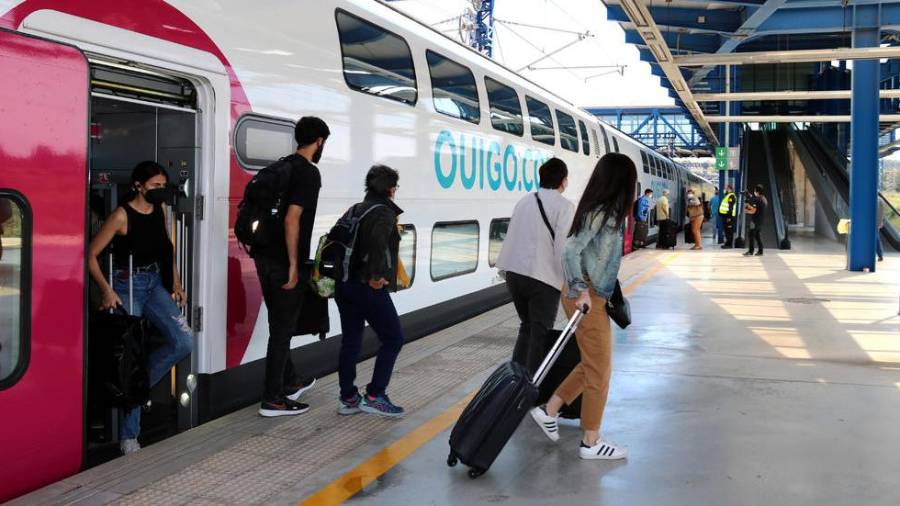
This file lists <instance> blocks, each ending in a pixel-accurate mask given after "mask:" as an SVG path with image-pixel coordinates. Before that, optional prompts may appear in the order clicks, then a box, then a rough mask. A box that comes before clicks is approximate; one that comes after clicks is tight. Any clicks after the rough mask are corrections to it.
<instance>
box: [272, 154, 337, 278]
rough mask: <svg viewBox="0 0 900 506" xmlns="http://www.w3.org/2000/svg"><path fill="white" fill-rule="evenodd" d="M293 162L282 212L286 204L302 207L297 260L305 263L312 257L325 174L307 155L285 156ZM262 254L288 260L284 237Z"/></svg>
mask: <svg viewBox="0 0 900 506" xmlns="http://www.w3.org/2000/svg"><path fill="white" fill-rule="evenodd" d="M286 160H287V161H289V162H290V163H291V165H292V168H291V179H290V182H289V183H288V189H287V191H286V192H285V197H286V204H285V206H284V209H283V211H282V212H284V213H286V212H287V207H288V206H290V205H297V206H300V207H302V208H303V213H302V214H301V215H300V237H299V243H298V244H297V261H298V262H299V263H300V264H301V265H302V264H303V261H304V260H307V259H309V254H310V244H311V242H312V232H313V225H314V224H315V221H316V207H317V206H318V203H319V190H320V189H321V188H322V175H321V174H320V173H319V169H318V167H316V166H315V165H313V164H312V163H310V162H309V160H307V159H306V158H304V157H302V156H300V155H298V154H293V155H290V156H288V157H287V158H286ZM262 255H263V256H265V257H268V258H269V259H272V260H275V261H278V262H283V263H284V264H287V263H288V255H287V246H286V245H285V243H284V241H281V244H280V245H279V246H278V247H277V248H273V249H272V250H268V249H267V250H266V251H265V252H262Z"/></svg>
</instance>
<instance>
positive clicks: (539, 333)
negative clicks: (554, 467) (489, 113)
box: [497, 158, 575, 374]
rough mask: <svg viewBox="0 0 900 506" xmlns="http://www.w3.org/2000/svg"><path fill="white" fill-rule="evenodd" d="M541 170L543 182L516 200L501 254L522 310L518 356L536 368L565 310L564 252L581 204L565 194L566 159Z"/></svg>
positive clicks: (503, 269) (508, 282) (515, 355)
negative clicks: (559, 314)
mask: <svg viewBox="0 0 900 506" xmlns="http://www.w3.org/2000/svg"><path fill="white" fill-rule="evenodd" d="M538 174H539V176H540V188H539V189H538V191H537V192H535V193H533V194H527V195H525V196H524V197H522V198H521V199H520V200H519V202H518V203H516V207H515V209H514V210H513V214H512V218H510V220H509V229H508V231H507V233H506V239H505V240H504V241H503V247H502V249H501V250H500V255H499V257H498V258H497V269H498V270H499V271H500V273H501V275H503V276H504V277H505V278H506V288H507V289H508V290H509V293H510V295H512V300H513V305H514V306H515V307H516V313H518V314H519V321H520V324H519V337H518V339H517V340H516V346H515V349H514V350H513V358H512V359H513V360H514V361H515V362H518V363H520V364H522V365H523V366H525V368H526V369H528V371H529V372H530V373H532V374H533V373H534V372H535V370H537V368H538V366H539V365H540V364H541V361H542V360H543V359H544V352H545V350H546V343H545V340H546V336H547V331H548V330H550V329H551V328H553V323H554V322H555V321H556V313H557V312H558V311H559V296H560V290H561V289H562V285H563V280H564V279H563V273H562V252H563V249H564V248H565V244H566V234H567V233H568V231H569V229H570V228H571V227H572V216H573V214H574V213H575V206H573V205H572V203H571V202H569V201H568V200H567V199H566V198H565V197H563V196H562V193H563V192H564V191H565V190H566V186H568V181H569V180H568V176H569V170H568V168H567V167H566V164H565V162H563V161H562V160H560V159H559V158H551V159H549V160H547V161H546V162H544V164H543V165H541V168H540V169H539V171H538Z"/></svg>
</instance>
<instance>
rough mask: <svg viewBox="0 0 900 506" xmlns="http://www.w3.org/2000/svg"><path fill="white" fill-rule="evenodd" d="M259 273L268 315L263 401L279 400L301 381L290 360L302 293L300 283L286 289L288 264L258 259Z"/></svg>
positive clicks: (257, 270) (257, 272)
mask: <svg viewBox="0 0 900 506" xmlns="http://www.w3.org/2000/svg"><path fill="white" fill-rule="evenodd" d="M256 274H257V276H258V277H259V284H260V286H261V287H262V292H263V300H265V302H266V309H267V310H268V312H269V344H268V346H267V348H266V379H265V383H264V386H263V401H276V400H278V399H280V398H281V397H282V396H283V395H284V386H285V385H293V384H296V383H298V382H299V378H298V377H297V373H296V371H295V370H294V362H293V360H291V338H292V337H294V333H295V331H296V329H297V319H298V318H299V316H300V305H301V302H302V292H301V290H300V284H299V283H298V284H297V287H295V288H294V289H293V290H284V289H282V288H281V285H283V284H285V283H287V280H288V267H287V265H283V264H280V263H278V262H272V261H270V260H263V259H258V260H256Z"/></svg>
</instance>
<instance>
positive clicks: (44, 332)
mask: <svg viewBox="0 0 900 506" xmlns="http://www.w3.org/2000/svg"><path fill="white" fill-rule="evenodd" d="M0 76H2V78H0V413H2V415H0V455H2V460H3V462H4V465H3V477H2V478H0V502H3V501H4V500H7V499H10V498H12V497H14V496H16V495H18V494H21V493H23V492H26V491H29V490H32V489H34V488H37V487H39V486H42V485H45V484H48V483H51V482H53V481H56V480H59V479H61V478H63V477H65V476H67V475H70V474H72V473H74V472H77V471H78V469H79V468H80V466H81V463H82V443H83V439H82V438H83V423H82V420H83V418H82V415H83V401H84V396H83V376H82V374H83V368H84V354H83V349H84V341H83V338H84V313H83V311H84V298H85V284H84V265H85V262H84V258H85V257H84V251H85V248H84V231H85V219H84V216H85V193H86V188H85V181H86V179H87V177H86V176H87V175H86V168H87V152H88V132H87V129H88V117H87V116H88V64H87V60H86V59H85V57H84V55H83V54H82V53H81V52H80V51H79V50H78V49H75V48H73V47H69V46H65V45H62V44H58V43H54V42H49V41H46V40H41V39H37V38H33V37H28V36H24V35H21V34H18V33H14V32H9V31H4V30H0Z"/></svg>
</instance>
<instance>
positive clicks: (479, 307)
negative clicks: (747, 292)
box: [0, 0, 711, 501]
mask: <svg viewBox="0 0 900 506" xmlns="http://www.w3.org/2000/svg"><path fill="white" fill-rule="evenodd" d="M0 76H2V77H0V220H2V222H0V230H2V232H0V241H2V242H0V245H2V250H0V251H2V256H0V413H2V416H0V434H2V437H0V455H2V456H3V459H4V461H6V462H7V463H9V464H10V465H7V466H3V467H4V471H3V473H2V474H0V501H2V500H5V499H8V498H11V497H14V496H16V495H19V494H22V493H24V492H27V491H29V490H32V489H35V488H37V487H39V486H42V485H45V484H47V483H51V482H53V481H56V480H58V479H60V478H63V477H65V476H68V475H71V474H73V473H76V472H78V471H79V470H80V469H82V468H83V467H84V466H87V465H90V464H91V463H92V462H95V461H97V460H98V459H102V458H103V455H104V452H110V451H111V450H110V448H111V447H112V448H114V447H115V443H114V435H115V430H114V425H115V419H116V416H115V413H114V412H113V411H112V410H111V409H109V408H108V407H106V406H104V405H103V403H102V402H101V401H98V400H97V399H96V398H94V397H93V394H92V388H91V386H90V385H89V381H88V379H89V378H90V376H91V374H90V373H91V369H92V365H93V364H92V361H91V360H89V359H88V358H89V357H90V356H91V353H90V352H91V350H92V349H96V347H98V346H102V343H98V342H97V340H98V339H100V336H92V335H90V333H89V332H88V328H89V325H88V324H89V321H90V318H91V313H92V312H93V309H94V308H95V307H96V300H94V299H95V296H94V294H93V293H92V292H93V290H92V288H91V286H90V282H89V279H88V275H87V269H86V259H85V258H86V257H85V254H86V248H87V243H88V242H89V241H90V239H91V236H92V233H93V232H95V231H96V230H97V227H98V225H99V223H100V222H101V221H102V219H103V218H104V217H105V215H106V214H108V213H109V212H111V211H112V210H113V209H114V208H115V206H116V205H117V202H118V200H119V196H120V195H121V193H122V192H123V190H126V189H127V186H128V182H129V176H130V170H131V168H132V167H133V166H134V165H135V164H136V163H137V162H139V161H141V160H146V159H152V160H157V161H158V162H159V163H161V164H162V165H163V166H165V167H166V168H167V169H168V171H169V173H170V180H171V181H173V182H174V183H175V184H177V192H176V194H177V195H176V197H175V198H174V199H173V201H172V202H171V203H170V204H171V205H170V208H169V209H170V212H169V213H168V220H169V226H170V231H171V235H172V239H173V244H174V246H175V250H176V258H177V262H178V266H179V268H180V271H181V272H182V275H183V278H184V280H185V281H184V282H185V286H186V290H187V292H188V298H189V304H188V308H187V309H186V316H187V318H188V321H189V322H190V325H191V327H192V329H193V331H194V335H195V346H194V351H193V354H192V356H191V358H190V359H188V360H186V361H185V362H184V363H182V364H180V365H179V366H178V367H176V368H175V369H174V370H173V372H172V377H171V381H165V382H163V383H164V384H163V385H160V386H157V388H156V389H155V390H154V394H153V395H154V402H153V406H154V407H153V411H152V412H151V415H149V416H145V417H144V419H145V431H144V432H145V434H146V435H147V437H148V438H151V439H152V438H159V437H164V436H165V435H166V434H169V433H171V432H173V431H177V430H183V429H186V428H189V427H192V426H195V425H197V424H199V423H202V422H204V421H206V420H209V419H211V418H214V417H216V416H219V415H221V414H223V413H226V412H228V411H230V410H233V409H236V408H238V407H241V406H245V405H247V404H249V403H251V402H253V401H255V400H256V399H257V398H258V395H259V391H260V388H261V375H262V370H263V365H262V360H261V359H262V358H263V357H264V355H265V349H266V339H267V323H266V310H265V306H264V305H263V303H262V297H261V293H260V290H259V285H258V282H257V280H256V273H255V271H254V266H253V262H252V260H251V259H250V258H249V257H247V256H246V254H245V253H244V252H243V251H242V250H241V248H240V247H239V246H238V245H237V243H236V241H235V239H234V236H233V234H232V233H231V226H232V224H233V220H234V218H235V214H236V206H237V203H238V202H239V201H240V198H241V196H242V193H243V188H244V186H245V184H246V183H247V182H248V181H249V180H250V178H251V177H252V175H253V174H254V172H255V171H257V170H259V169H260V168H262V167H264V166H265V165H267V164H269V163H271V162H272V161H274V160H276V159H278V158H280V157H282V156H284V155H286V154H288V153H290V152H291V151H293V150H294V148H295V146H294V141H293V126H294V121H296V119H297V118H299V117H300V116H304V115H315V116H319V117H321V118H323V119H324V120H325V121H326V122H327V123H328V124H329V126H330V128H331V131H332V135H331V138H330V139H329V140H328V142H327V145H326V149H325V156H324V157H323V159H322V162H321V163H320V165H319V167H320V170H321V173H322V184H323V188H322V192H321V198H320V203H319V210H318V216H317V222H316V231H315V234H314V240H315V238H317V237H318V236H320V235H321V234H323V233H325V232H326V231H327V230H328V228H329V227H330V225H331V224H333V223H334V222H335V221H336V219H337V217H338V216H339V215H340V214H341V213H342V212H343V211H344V210H345V209H346V208H347V207H348V206H349V205H351V204H352V203H354V202H356V201H358V200H359V199H360V197H361V193H362V187H363V176H364V174H365V172H366V170H367V169H368V168H369V166H371V165H372V164H374V163H383V164H387V165H389V166H392V167H394V168H395V169H397V170H398V171H399V173H400V176H401V186H402V189H401V191H400V193H399V194H398V204H399V205H400V206H401V207H403V208H404V209H405V211H406V212H405V213H404V214H403V215H402V216H401V220H402V223H401V224H402V225H403V231H404V232H403V239H402V245H401V256H402V260H403V262H404V264H405V266H406V267H407V270H408V271H409V273H410V275H411V276H412V280H413V282H412V286H411V287H410V288H408V289H406V290H403V291H401V292H399V293H397V294H396V295H395V302H396V305H397V307H398V310H399V311H400V313H401V315H402V321H403V324H404V327H405V328H406V330H407V332H408V334H409V336H410V337H411V338H414V337H418V336H421V335H425V334H427V333H430V332H432V331H434V330H436V329H438V328H440V327H443V326H447V325H449V324H452V323H454V322H457V321H460V320H462V319H464V318H467V317H470V316H472V315H474V314H477V313H478V312H480V311H484V310H485V309H486V308H489V307H491V306H492V305H496V304H499V303H502V302H504V301H505V300H506V297H505V290H504V287H503V286H502V282H501V280H500V279H499V277H498V276H497V273H496V269H495V268H494V267H493V265H494V261H495V259H496V256H497V254H498V252H499V247H500V245H501V244H502V241H503V238H504V236H505V233H506V226H507V224H508V221H509V216H510V213H511V211H512V208H513V205H514V203H515V201H516V200H517V199H519V198H521V196H522V195H524V194H525V193H526V192H530V191H535V190H536V188H537V180H538V177H537V168H538V167H539V166H540V164H541V163H542V162H543V161H544V160H546V159H547V158H549V157H551V156H556V157H559V158H561V159H563V160H564V161H565V162H566V163H567V164H568V166H569V169H570V186H569V189H568V190H567V192H566V196H568V197H569V198H571V199H572V200H577V198H578V197H579V196H580V192H581V191H582V189H583V188H584V186H585V183H586V181H587V177H588V176H589V174H590V172H591V170H592V168H593V166H594V164H595V163H596V161H597V159H599V157H600V156H602V155H603V154H604V153H607V152H611V151H618V152H622V153H625V154H627V155H628V156H630V157H631V158H632V159H633V160H634V161H635V163H636V165H637V166H638V170H639V176H640V177H639V184H638V186H639V187H638V188H636V189H635V192H636V193H637V192H640V191H642V189H643V188H647V187H651V188H653V189H654V190H656V192H657V193H659V192H660V191H661V190H662V189H663V188H668V189H669V190H670V192H671V195H672V198H671V202H672V207H673V209H676V210H677V209H680V208H682V207H683V198H682V193H683V191H684V188H686V187H688V186H691V187H695V188H698V187H699V188H698V190H699V193H703V194H706V195H707V196H708V195H710V193H711V187H710V186H709V183H707V182H706V181H703V180H701V179H699V178H696V177H695V176H692V175H691V174H689V173H688V172H687V171H686V170H684V169H683V168H682V167H680V166H679V165H677V164H675V163H673V162H672V161H671V160H669V159H667V158H665V157H663V156H660V155H659V154H657V153H655V152H653V151H652V150H651V149H649V148H647V147H646V146H644V145H642V144H640V143H638V142H636V141H635V140H633V139H631V138H629V137H628V136H626V135H624V134H623V133H622V132H620V131H618V130H616V129H614V128H612V127H610V126H609V125H607V124H604V123H602V122H600V121H598V120H597V119H596V118H595V117H593V116H591V115H589V114H586V113H585V112H583V111H581V110H579V109H578V108H576V107H574V106H573V105H572V104H571V103H569V102H567V101H566V100H565V99H563V98H561V97H559V96H557V95H555V94H553V93H551V92H549V91H547V90H545V89H543V88H541V87H539V86H537V85H535V84H534V83H532V82H530V81H528V80H527V79H525V78H523V77H522V76H519V75H517V74H516V73H515V72H513V71H510V70H509V69H506V68H504V67H503V66H501V65H499V64H497V63H496V62H493V61H491V60H489V59H487V58H485V57H483V56H482V55H480V54H478V53H476V52H474V51H472V50H470V49H468V48H466V47H464V46H462V45H459V44H457V43H455V42H453V41H451V40H450V39H448V38H446V37H444V36H442V35H441V34H439V33H438V32H435V31H433V30H432V29H430V28H429V27H427V26H425V25H422V24H420V23H419V22H417V21H415V20H413V19H411V18H409V17H407V16H405V15H404V14H402V13H400V12H398V11H396V10H395V9H393V8H392V7H390V6H388V5H385V4H382V3H379V2H376V1H373V0H334V1H327V2H326V1H313V0H302V1H287V0H258V1H256V2H252V3H248V2H240V1H235V0H217V1H193V0H191V1H188V0H168V1H164V0H90V1H88V0H82V1H78V0H0ZM675 214H676V215H681V214H683V213H677V212H676V213H675ZM677 221H679V224H681V223H682V222H683V218H680V217H679V218H677ZM655 232H656V228H655V227H651V231H650V233H651V235H653V234H655ZM330 312H331V321H332V330H331V332H330V334H329V335H328V336H327V337H325V338H324V339H322V338H321V337H322V336H298V337H297V338H295V340H294V342H293V348H294V351H293V353H294V354H295V359H296V360H297V362H298V363H299V364H302V367H303V368H304V369H305V370H306V371H307V372H308V373H311V374H324V373H328V372H331V371H333V370H334V369H335V367H336V357H337V348H338V346H339V342H337V340H335V339H331V337H333V336H335V335H338V334H340V328H339V323H338V322H339V320H338V318H337V317H336V316H337V314H336V309H335V308H334V307H331V308H330ZM373 344H374V343H373V342H369V343H368V345H367V350H368V351H369V352H370V351H371V350H372V348H373V346H372V345H373Z"/></svg>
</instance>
